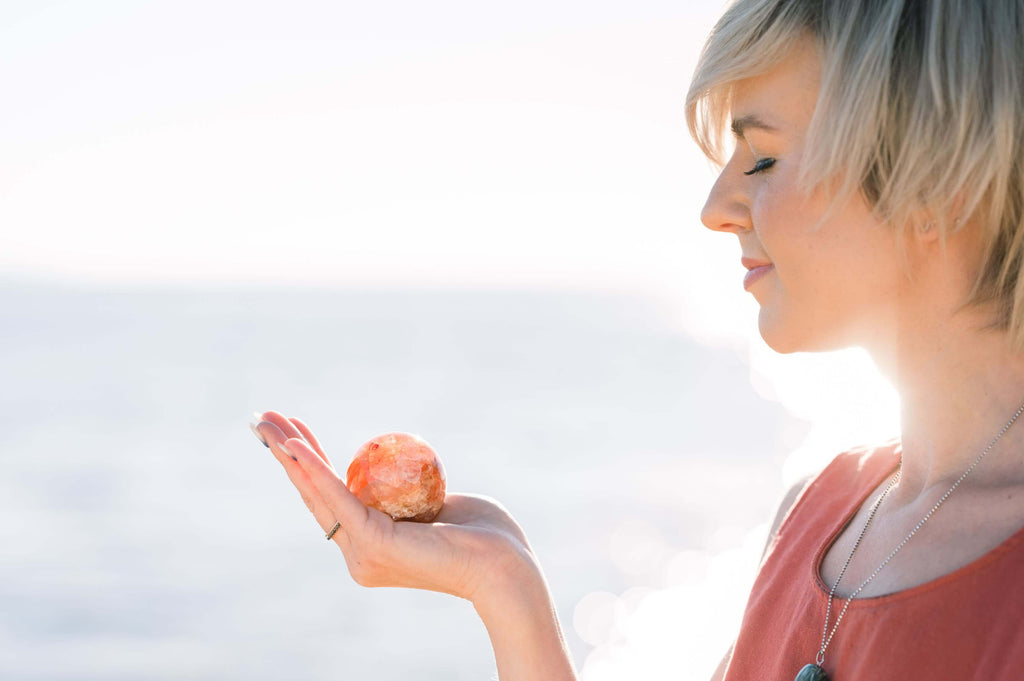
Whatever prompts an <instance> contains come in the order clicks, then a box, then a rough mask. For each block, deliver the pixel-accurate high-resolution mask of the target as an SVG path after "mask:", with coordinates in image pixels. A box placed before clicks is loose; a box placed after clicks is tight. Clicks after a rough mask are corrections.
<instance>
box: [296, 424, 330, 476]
mask: <svg viewBox="0 0 1024 681" xmlns="http://www.w3.org/2000/svg"><path fill="white" fill-rule="evenodd" d="M288 420H289V421H291V422H292V425H294V426H295V427H296V428H297V429H298V431H299V432H300V433H302V437H303V438H304V439H305V440H306V442H308V443H309V444H310V446H311V447H313V450H314V451H315V452H316V453H317V454H319V455H320V458H321V459H323V460H324V462H325V463H326V464H327V465H328V466H330V467H331V468H334V466H333V465H332V464H331V460H330V459H328V458H327V454H326V453H324V448H323V447H321V446H320V441H319V440H317V439H316V435H313V431H312V430H310V429H309V426H307V425H306V424H305V423H303V422H302V421H301V420H299V419H295V418H289V419H288Z"/></svg>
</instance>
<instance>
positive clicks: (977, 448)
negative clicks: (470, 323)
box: [258, 0, 1024, 681]
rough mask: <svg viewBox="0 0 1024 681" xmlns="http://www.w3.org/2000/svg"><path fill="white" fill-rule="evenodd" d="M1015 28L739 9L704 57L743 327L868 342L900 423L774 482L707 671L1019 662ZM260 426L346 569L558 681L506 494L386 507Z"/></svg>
mask: <svg viewBox="0 0 1024 681" xmlns="http://www.w3.org/2000/svg"><path fill="white" fill-rule="evenodd" d="M1022 36H1024V0H987V1H981V0H931V1H927V0H919V1H917V2H914V1H911V0H905V1H900V0H873V1H872V0H825V1H822V0H816V1H812V0H740V1H739V2H737V3H735V4H734V5H733V6H731V7H730V8H729V10H728V11H727V12H726V14H725V15H724V16H723V17H722V19H721V20H720V21H719V23H718V24H717V26H716V27H715V29H714V32H713V33H712V35H711V37H710V38H709V40H708V43H707V45H706V46H705V50H704V53H703V55H702V57H701V61H700V63H699V65H698V67H697V71H696V74H695V76H694V80H693V84H692V86H691V89H690V92H689V95H688V100H687V114H688V122H689V125H690V129H691V131H692V133H693V134H694V136H695V138H696V140H697V142H698V144H699V145H700V146H701V148H702V149H703V150H704V152H705V153H706V154H707V155H708V156H709V157H710V158H712V159H713V160H715V161H717V162H718V163H719V165H720V167H721V173H720V176H719V178H718V180H717V182H716V183H715V185H714V188H713V189H712V191H711V194H710V196H709V197H708V200H707V204H706V206H705V208H704V211H703V213H702V216H701V218H702V221H703V222H704V224H705V225H706V226H707V227H708V228H710V229H713V230H716V231H719V232H723V233H732V234H734V235H735V236H736V237H737V238H738V239H739V244H740V248H741V252H742V257H743V262H744V264H745V265H746V266H747V267H748V269H749V270H750V272H749V273H748V275H747V278H746V279H745V281H744V285H745V287H746V288H747V290H748V291H749V292H750V293H751V294H752V295H753V296H754V297H755V299H756V300H757V302H758V303H759V305H760V314H759V329H760V333H761V335H762V337H763V338H764V339H765V341H766V342H767V343H768V345H769V346H771V347H772V348H773V349H774V350H776V351H778V352H783V353H789V352H798V351H799V352H808V351H825V350H834V349H839V348H844V347H849V346H861V347H864V348H865V349H866V350H868V351H869V352H870V353H871V355H872V357H873V358H874V360H875V362H876V364H877V365H878V366H879V367H880V368H881V369H882V370H883V371H884V372H886V373H887V374H888V375H889V377H890V378H891V380H892V382H893V383H894V384H895V385H896V387H897V388H898V390H899V393H900V396H901V422H902V428H901V437H900V438H899V439H898V440H895V441H893V442H889V443H884V444H882V445H879V446H875V447H864V448H860V449H856V450H853V451H850V452H845V453H843V454H840V455H839V456H837V457H836V458H835V459H834V460H833V461H832V463H831V464H830V465H829V466H828V467H826V469H825V470H824V471H822V472H821V473H820V474H819V475H817V476H815V477H814V478H813V479H812V480H809V481H807V482H806V483H804V484H800V485H798V486H797V487H795V488H794V489H793V490H792V491H791V492H790V494H789V495H787V497H786V500H785V501H784V502H783V504H782V507H781V508H780V509H779V512H778V515H777V517H776V519H775V523H774V525H773V528H772V531H771V535H770V539H769V543H768V546H767V548H766V553H765V557H764V559H763V562H762V565H761V568H760V571H759V574H758V577H757V579H756V581H755V584H754V587H753V590H752V592H751V595H750V600H749V602H748V605H747V609H746V612H745V614H744V619H743V624H742V627H741V630H740V632H739V635H738V637H737V640H736V643H735V644H734V646H733V649H732V650H730V651H729V653H728V654H727V655H726V657H725V658H724V659H723V661H722V665H721V666H720V668H719V670H718V671H717V672H716V674H715V677H714V678H715V679H719V680H721V679H725V680H726V681H754V680H761V679H771V680H777V679H785V680H787V681H788V679H792V678H798V679H801V680H803V679H822V678H832V679H837V680H842V679H851V680H853V679H857V680H866V679H872V680H875V679H879V680H882V679H896V678H900V679H903V678H915V679H917V678H920V679H958V680H959V679H971V678H985V679H1006V680H1009V679H1021V678H1024V626H1021V625H1022V623H1024V621H1022V620H1024V615H1022V614H1021V613H1024V579H1022V576H1024V529H1022V528H1024V425H1019V426H1017V427H1013V423H1014V421H1015V420H1016V418H1017V416H1019V415H1020V414H1021V412H1022V411H1024V405H1022V402H1024V278H1021V277H1020V276H1019V274H1020V268H1021V264H1022V251H1024V160H1022V154H1021V149H1022V148H1024V82H1022V80H1024V72H1022V67H1021V65H1022V64H1024V40H1022ZM727 123H728V124H729V126H730V127H731V129H732V137H733V138H734V142H735V144H734V145H732V146H733V148H732V150H731V151H729V152H726V151H725V147H726V146H728V145H726V143H725V134H724V128H725V125H726V124H727ZM738 416H740V415H738ZM258 435H259V436H260V437H261V439H265V440H266V442H268V443H269V444H270V447H271V450H272V451H273V453H274V455H275V456H276V457H277V458H278V460H279V461H280V462H281V463H282V464H283V465H284V467H285V470H286V471H287V473H288V476H289V478H290V479H291V481H292V483H293V484H294V485H295V486H296V487H297V488H298V489H299V491H300V493H301V494H302V496H303V499H304V500H305V501H306V504H307V506H308V507H309V509H310V511H311V512H312V513H313V515H314V516H315V517H316V519H317V521H318V522H319V524H320V527H321V528H322V529H323V530H324V531H325V532H326V531H328V530H329V529H330V528H332V527H333V526H334V525H335V523H336V522H340V523H341V527H342V529H341V530H340V531H339V532H337V533H336V534H335V536H334V537H333V541H335V542H336V543H337V544H338V546H339V547H340V548H341V550H342V552H343V553H344V556H345V559H346V562H347V563H348V568H349V571H350V572H351V574H352V576H353V577H354V578H355V580H356V581H357V582H359V583H360V584H363V585H366V586H385V585H387V586H406V587H413V588H422V589H431V590H435V591H443V592H446V593H450V594H453V595H456V596H460V597H462V598H466V599H469V600H470V601H472V602H473V604H474V606H475V607H476V610H477V612H478V613H479V615H480V617H481V618H482V619H483V622H484V624H485V625H486V627H487V630H488V632H489V634H490V638H491V642H492V644H493V646H494V652H495V656H496V660H497V665H498V671H499V675H500V678H501V679H502V680H503V681H527V680H533V679H545V680H551V679H573V678H575V674H574V671H573V669H572V665H571V662H570V658H569V655H568V653H567V651H566V647H565V643H564V641H563V639H562V635H561V632H560V630H559V624H558V620H557V617H556V615H555V613H554V608H553V606H552V603H551V598H550V595H549V593H548V590H547V586H546V584H545V581H544V578H543V575H542V572H541V568H540V566H539V565H538V564H537V562H536V560H535V559H534V556H533V554H532V552H531V550H530V545H529V543H528V542H527V539H526V537H525V536H524V535H523V533H522V531H521V530H520V528H519V527H518V526H517V525H516V523H515V521H514V520H513V519H512V518H511V517H510V516H509V514H508V513H507V512H506V511H505V510H504V509H503V508H502V507H501V505H500V504H498V503H497V502H495V501H494V500H491V499H486V498H483V497H476V496H469V495H451V496H449V497H448V499H447V503H446V506H445V509H444V511H443V512H442V515H441V516H440V517H439V519H438V520H439V523H438V524H435V525H421V524H413V523H393V522H391V521H390V520H389V519H388V518H387V517H386V516H384V515H382V514H380V513H378V512H376V511H373V510H368V509H367V508H365V507H364V506H363V505H362V504H360V503H359V502H358V500H356V499H355V498H354V497H353V496H352V495H351V494H349V493H348V492H347V490H346V488H345V486H344V484H343V481H342V480H341V479H340V478H339V477H338V476H337V475H336V474H335V472H334V470H333V469H332V468H331V466H330V464H329V462H328V460H327V457H326V455H325V454H324V453H323V451H322V449H321V448H320V446H319V444H318V443H317V441H316V439H315V438H314V437H313V435H312V433H311V432H310V431H309V429H308V428H306V426H304V425H303V424H302V423H301V422H299V421H297V420H289V419H286V418H285V417H283V416H282V415H280V414H277V413H273V412H271V413H268V414H266V415H264V421H262V422H261V423H260V424H259V426H258Z"/></svg>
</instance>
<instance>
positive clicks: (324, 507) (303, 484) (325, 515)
mask: <svg viewBox="0 0 1024 681" xmlns="http://www.w3.org/2000/svg"><path fill="white" fill-rule="evenodd" d="M260 427H261V431H262V432H263V433H265V437H266V438H267V442H269V443H270V444H269V447H270V451H271V452H272V453H273V454H274V458H276V459H277V460H278V462H279V463H280V464H281V466H282V467H283V468H284V470H285V473H286V474H287V475H288V479H289V480H290V481H291V483H292V485H294V486H295V489H297V490H298V491H299V495H300V496H301V497H302V501H303V502H304V503H305V504H306V508H307V509H308V510H309V512H310V513H312V514H313V517H314V518H315V519H316V522H317V524H318V525H320V527H321V528H322V529H323V530H324V532H325V533H326V532H328V531H329V530H330V529H331V528H332V527H334V523H335V522H336V519H335V517H334V513H333V512H332V511H331V508H330V506H329V505H328V504H327V503H326V502H325V501H324V499H323V497H322V496H321V495H320V492H319V491H318V490H317V488H316V485H314V484H313V482H312V480H310V478H309V475H307V474H306V472H305V471H304V470H303V468H302V466H300V465H299V462H298V461H297V460H296V459H295V458H294V457H293V455H292V453H291V452H290V451H289V450H287V449H285V448H284V447H282V443H283V442H284V441H285V440H286V438H285V437H284V434H283V433H281V430H280V429H279V428H278V427H277V426H275V425H274V424H273V423H269V422H266V421H263V422H262V423H260ZM333 540H334V542H335V543H336V544H338V546H340V547H341V548H342V549H344V548H345V547H346V546H347V545H348V536H347V535H346V534H345V533H344V532H343V531H339V532H336V533H335V535H334V537H333Z"/></svg>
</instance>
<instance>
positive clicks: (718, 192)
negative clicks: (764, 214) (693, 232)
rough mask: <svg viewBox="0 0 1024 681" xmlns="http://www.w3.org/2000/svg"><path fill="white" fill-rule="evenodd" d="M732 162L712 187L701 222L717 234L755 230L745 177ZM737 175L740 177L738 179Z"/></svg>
mask: <svg viewBox="0 0 1024 681" xmlns="http://www.w3.org/2000/svg"><path fill="white" fill-rule="evenodd" d="M732 166H733V162H732V161H730V162H729V163H728V164H727V165H726V166H725V167H724V168H722V172H721V173H719V174H718V179H717V180H715V184H714V185H713V186H712V187H711V191H710V192H709V193H708V198H707V200H706V201H705V202H704V208H702V209H701V211H700V221H701V222H703V223H704V226H705V227H707V228H708V229H711V230H714V231H716V232H733V233H737V234H738V233H740V232H744V231H749V230H750V229H753V225H752V223H751V220H750V198H749V196H748V194H747V192H746V189H745V186H744V183H743V177H744V176H743V175H742V174H741V173H738V172H736V169H735V168H733V167H732ZM737 175H738V176H739V177H737Z"/></svg>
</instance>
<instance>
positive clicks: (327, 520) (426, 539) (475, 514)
mask: <svg viewBox="0 0 1024 681" xmlns="http://www.w3.org/2000/svg"><path fill="white" fill-rule="evenodd" d="M257 416H258V418H259V419H260V420H259V423H258V424H256V425H255V427H254V430H255V431H256V434H257V436H258V437H259V438H260V439H261V440H263V441H264V443H265V444H266V445H267V446H268V447H269V448H270V450H271V452H273V454H274V456H275V457H276V458H277V460H278V461H279V462H280V463H281V465H282V466H284V469H285V472H286V473H287V474H288V478H289V480H291V482H292V484H293V485H295V488H296V489H297V490H298V491H299V494H300V495H301V496H302V499H303V501H304V502H305V503H306V507H307V508H308V509H309V510H310V512H311V513H312V514H313V517H314V518H316V521H317V522H318V523H319V524H320V527H321V529H322V530H323V531H324V532H325V533H326V532H328V531H329V530H330V529H331V528H332V527H334V525H335V523H340V524H341V529H340V530H339V531H337V532H336V533H335V534H334V536H333V538H332V541H334V543H335V544H337V546H338V547H339V548H340V549H341V551H342V553H343V554H344V556H345V562H346V564H347V565H348V570H349V573H350V574H351V575H352V578H353V579H354V580H355V581H356V582H357V583H358V584H361V585H363V586H398V587H409V588H415V589H427V590H430V591H440V592H444V593H449V594H453V595H455V596H459V597H462V598H466V599H468V600H471V601H474V600H476V598H477V597H478V596H479V595H480V594H481V593H483V592H484V591H485V590H487V589H488V587H489V586H491V585H492V584H493V583H494V582H495V581H496V580H499V579H506V578H508V577H510V576H512V575H513V574H514V573H516V572H518V571H524V570H533V569H536V561H535V560H534V558H533V553H532V551H531V550H530V546H529V543H528V542H527V539H526V536H525V535H524V534H523V531H522V529H521V528H520V527H519V525H518V524H517V523H516V521H515V520H514V519H513V518H512V516H511V515H510V514H509V513H508V511H507V510H505V508H504V507H503V506H502V505H501V504H500V503H498V502H497V501H496V500H494V499H490V498H488V497H484V496H479V495H470V494H448V495H447V496H446V497H445V503H444V507H443V508H442V509H441V513H440V514H439V515H438V516H437V518H436V519H435V521H434V522H433V523H416V522H408V521H397V522H396V521H394V520H392V519H391V518H390V516H388V515H386V514H384V513H381V512H380V511H377V510H376V509H372V508H368V507H367V506H364V505H363V503H362V502H360V501H359V499H357V498H356V497H355V495H353V494H352V493H351V492H349V490H348V488H347V487H346V486H345V480H344V479H343V478H342V477H340V476H339V475H338V474H337V472H336V471H335V469H334V467H333V465H332V464H331V462H330V460H329V459H328V458H327V455H326V454H325V453H324V451H323V448H322V447H321V446H320V443H319V442H318V441H317V439H316V437H315V436H314V435H313V433H312V431H311V430H310V429H309V427H308V426H306V425H305V424H304V423H303V422H302V421H300V420H299V419H295V418H288V417H286V416H284V415H283V414H280V413H278V412H273V411H271V412H266V413H264V414H258V415H257Z"/></svg>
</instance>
